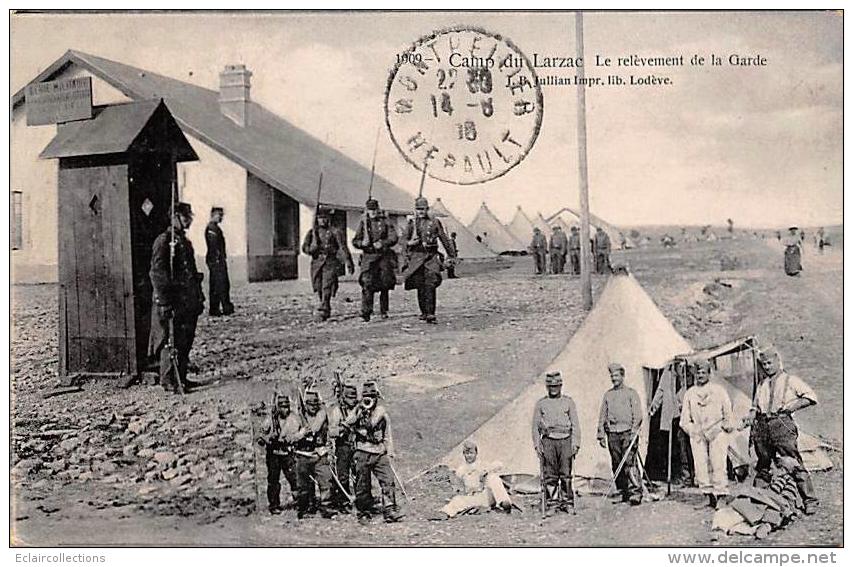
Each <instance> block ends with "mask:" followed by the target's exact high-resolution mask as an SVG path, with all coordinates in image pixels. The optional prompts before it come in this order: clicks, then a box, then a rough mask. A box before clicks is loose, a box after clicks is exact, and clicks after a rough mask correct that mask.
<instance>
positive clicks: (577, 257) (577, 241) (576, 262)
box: [569, 226, 581, 276]
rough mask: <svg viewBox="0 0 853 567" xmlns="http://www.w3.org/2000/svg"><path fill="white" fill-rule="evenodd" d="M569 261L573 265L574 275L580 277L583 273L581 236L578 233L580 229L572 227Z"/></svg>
mask: <svg viewBox="0 0 853 567" xmlns="http://www.w3.org/2000/svg"><path fill="white" fill-rule="evenodd" d="M569 261H570V262H571V263H572V275H574V276H578V275H580V273H581V235H580V232H578V227H576V226H573V227H572V233H571V234H570V235H569Z"/></svg>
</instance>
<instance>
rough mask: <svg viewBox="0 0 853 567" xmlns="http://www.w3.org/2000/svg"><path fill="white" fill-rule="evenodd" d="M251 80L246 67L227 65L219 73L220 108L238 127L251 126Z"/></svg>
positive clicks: (249, 72) (250, 73) (250, 74)
mask: <svg viewBox="0 0 853 567" xmlns="http://www.w3.org/2000/svg"><path fill="white" fill-rule="evenodd" d="M251 78H252V72H251V71H249V70H248V69H246V66H245V65H226V66H225V70H224V71H222V72H221V73H219V108H220V110H221V111H222V114H224V115H225V116H226V117H227V118H229V119H230V120H232V121H233V122H234V123H235V124H237V125H238V126H248V125H249V105H250V102H251V98H250V97H249V89H251V88H252V85H251Z"/></svg>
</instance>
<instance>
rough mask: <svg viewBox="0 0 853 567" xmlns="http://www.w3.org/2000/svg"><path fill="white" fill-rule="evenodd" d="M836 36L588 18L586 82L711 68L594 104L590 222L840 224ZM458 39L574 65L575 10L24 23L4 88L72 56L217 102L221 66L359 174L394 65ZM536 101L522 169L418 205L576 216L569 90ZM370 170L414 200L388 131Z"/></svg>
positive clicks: (78, 18)
mask: <svg viewBox="0 0 853 567" xmlns="http://www.w3.org/2000/svg"><path fill="white" fill-rule="evenodd" d="M842 24H843V22H842V16H841V15H839V14H838V13H835V12H677V13H675V12H619V13H600V12H595V13H587V14H586V15H585V16H584V49H585V55H586V59H587V67H586V74H587V76H602V77H603V76H605V75H606V74H608V73H609V72H604V71H602V69H601V68H595V67H593V66H592V59H593V58H594V56H595V55H596V54H600V55H602V56H610V57H611V58H614V59H615V58H616V57H625V56H628V55H638V56H642V57H650V56H677V55H684V58H685V63H687V62H689V59H690V57H691V56H692V55H693V54H699V55H702V56H704V57H705V58H706V65H705V66H702V67H690V66H689V65H688V66H685V67H683V68H666V69H660V68H658V69H654V68H633V69H625V68H623V69H617V70H616V71H615V74H618V75H620V76H621V77H622V78H623V79H627V78H628V76H629V75H630V74H634V75H636V76H645V75H648V74H655V75H657V76H662V75H666V76H669V77H670V79H671V81H672V85H669V86H657V87H640V86H633V87H630V86H619V87H592V88H589V89H587V92H586V103H587V112H586V117H587V140H588V166H589V192H590V207H591V210H592V211H593V212H594V213H595V214H597V215H598V216H600V217H602V218H604V219H606V220H608V221H609V222H611V223H613V224H617V225H620V226H633V225H645V224H654V225H660V224H678V225H704V224H715V225H721V224H724V223H725V220H726V219H727V218H731V219H733V220H734V221H735V226H736V227H737V226H741V227H766V228H775V227H780V226H788V225H790V224H798V225H802V226H815V225H822V224H826V225H829V224H839V223H841V222H842V157H843V156H842V103H843V101H842V53H843V45H842ZM456 25H472V26H478V27H482V28H485V29H487V30H489V31H491V32H494V33H498V34H501V35H503V36H506V37H508V38H510V39H511V40H512V41H513V42H514V43H515V44H516V45H517V46H518V48H519V49H520V50H521V51H522V52H524V53H525V54H527V55H528V57H532V54H533V53H538V54H539V55H540V57H541V56H542V55H559V56H574V55H575V51H576V45H575V19H574V15H573V14H571V13H541V12H506V13H485V12H477V13H473V12H460V13H449V12H409V13H377V12H361V13H356V12H343V13H328V12H326V13H306V12H302V13H285V12H276V13H239V14H236V13H224V14H223V13H192V14H185V13H184V14H177V13H175V14H109V15H106V14H72V15H67V14H48V15H27V14H23V15H21V14H19V15H13V16H12V18H11V86H12V90H13V91H15V90H17V89H19V88H20V87H22V86H23V85H25V84H26V83H27V82H28V81H29V80H31V79H32V78H33V77H34V76H35V75H36V74H37V73H38V72H40V71H41V70H43V69H44V68H45V67H47V66H48V65H50V64H51V63H52V62H53V61H54V60H55V59H57V58H58V57H59V56H61V55H62V53H64V52H65V51H66V50H67V49H77V50H80V51H84V52H87V53H91V54H94V55H98V56H101V57H106V58H110V59H114V60H117V61H120V62H123V63H127V64H130V65H134V66H138V67H142V68H145V69H148V70H150V71H153V72H156V73H160V74H163V75H168V76H172V77H174V78H177V79H181V80H185V81H187V82H192V83H196V84H198V85H201V86H204V87H207V88H211V89H216V88H217V86H218V73H219V71H220V70H221V69H222V68H223V67H224V65H226V64H228V63H244V64H245V65H246V66H247V67H248V68H249V69H250V70H251V71H252V73H253V76H252V91H251V96H252V98H253V99H254V100H255V101H257V102H259V103H261V104H263V105H264V106H266V107H267V108H268V109H270V110H272V111H274V112H276V113H277V114H279V115H281V116H282V117H284V118H285V119H287V120H289V121H291V122H292V123H294V124H295V125H297V126H299V127H300V128H302V129H304V130H306V131H307V132H309V133H310V134H312V135H314V136H315V137H317V138H319V139H322V140H325V139H328V140H329V144H331V145H334V146H335V147H336V148H338V149H339V150H341V151H342V152H344V153H345V154H347V155H349V156H350V157H352V158H353V159H355V160H357V161H359V162H361V163H363V164H364V165H365V166H366V167H368V168H369V167H370V165H371V161H372V155H373V150H374V141H375V139H376V133H377V129H379V128H381V127H382V128H384V89H385V85H386V81H387V79H388V76H389V73H390V71H391V68H392V67H393V65H394V62H395V59H396V54H397V53H399V52H402V51H404V50H405V49H407V47H408V46H410V45H411V44H412V43H413V42H415V41H416V40H417V39H418V38H420V37H422V36H424V35H428V34H430V33H432V32H433V31H434V30H437V29H441V28H446V27H449V26H456ZM711 53H714V54H717V55H720V56H722V57H723V59H724V61H726V60H728V58H729V56H730V55H732V54H737V55H740V56H744V57H755V56H762V57H765V58H766V60H767V65H766V66H762V67H744V66H731V65H728V64H726V65H723V66H719V67H710V66H709V65H708V64H707V60H708V58H709V56H710V54H711ZM536 71H537V73H538V74H539V75H540V76H541V75H547V74H554V75H558V76H561V77H566V76H573V75H574V70H572V69H559V70H555V71H550V70H548V69H542V68H538V69H537V70H536ZM190 73H192V74H191V75H190ZM542 88H543V98H544V112H543V121H542V127H541V130H540V133H539V136H538V138H537V140H536V143H535V145H534V146H533V148H532V149H531V151H530V153H529V154H528V155H527V157H526V158H525V159H524V160H523V161H522V162H521V163H520V164H519V165H517V166H516V167H515V168H513V169H512V170H510V171H509V172H508V173H507V174H506V175H504V176H502V177H500V178H498V179H495V180H492V181H489V182H486V183H482V184H476V185H467V186H460V185H454V184H449V183H444V182H441V181H438V180H433V179H429V180H428V181H427V184H426V187H425V190H424V193H425V195H426V196H427V197H429V198H431V199H434V198H436V197H441V198H442V201H444V203H445V204H446V205H447V206H448V208H449V209H450V210H451V211H453V212H454V213H455V214H456V216H458V217H459V218H460V219H461V220H462V221H463V222H468V221H470V220H471V219H472V218H473V216H474V215H475V213H476V212H477V209H478V208H479V206H480V203H481V202H486V203H487V204H488V206H489V208H490V209H491V210H492V211H493V212H494V213H495V214H496V215H497V216H498V217H499V218H500V219H501V220H503V221H509V220H510V219H511V218H512V216H513V214H514V213H515V210H516V208H517V206H519V205H521V206H522V208H523V209H524V210H525V211H526V212H527V214H528V215H529V216H533V215H535V214H536V213H537V212H542V213H543V214H545V216H548V215H549V214H551V213H553V212H555V211H557V210H558V209H560V208H561V207H563V206H569V207H572V208H576V207H578V202H579V201H578V200H579V194H578V186H579V181H578V150H577V118H576V117H577V94H576V87H574V86H543V87H542ZM376 169H377V173H379V174H380V175H382V176H384V177H385V178H387V179H389V180H390V181H392V182H394V183H396V184H397V185H398V186H400V187H401V188H403V189H404V190H406V191H409V192H410V193H413V194H414V193H417V187H418V183H419V180H420V174H419V172H417V171H416V170H415V169H414V168H413V167H412V166H411V165H409V164H408V163H407V162H406V161H405V160H404V159H403V156H402V155H401V154H400V153H399V151H398V150H397V149H396V147H395V146H394V145H393V144H392V142H391V139H390V137H389V135H388V132H387V131H385V130H383V131H382V132H381V133H380V137H379V144H378V148H377V162H376Z"/></svg>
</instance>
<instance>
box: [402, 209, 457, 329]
mask: <svg viewBox="0 0 853 567" xmlns="http://www.w3.org/2000/svg"><path fill="white" fill-rule="evenodd" d="M428 213H429V202H428V201H427V200H426V199H425V198H424V197H418V198H417V199H415V218H414V219H411V220H410V221H409V223H408V225H407V226H406V254H407V257H406V265H405V266H404V268H403V280H404V281H405V282H406V286H405V287H406V289H407V290H408V289H417V290H418V307H420V311H421V319H423V320H425V321H426V322H427V323H433V324H434V323H435V322H436V320H435V303H436V293H435V290H436V288H437V287H438V286H440V285H441V270H443V269H444V258H443V256H442V255H441V254H440V253H439V252H438V241H439V240H440V241H441V244H442V245H443V246H444V250H445V251H446V252H447V255H448V256H449V257H450V262H453V261H454V260H455V259H456V247H455V246H454V245H453V242H451V240H450V239H449V238H448V237H447V233H446V232H444V226H443V225H442V224H441V221H440V220H438V219H437V218H435V217H431V216H429V214H428Z"/></svg>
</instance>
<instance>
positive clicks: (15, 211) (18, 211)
mask: <svg viewBox="0 0 853 567" xmlns="http://www.w3.org/2000/svg"><path fill="white" fill-rule="evenodd" d="M23 196H24V195H23V193H21V192H20V191H12V210H11V211H10V215H11V218H10V219H9V221H10V222H9V225H10V226H9V229H10V231H11V234H10V241H11V244H12V250H20V249H21V248H23V245H24V219H23Z"/></svg>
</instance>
